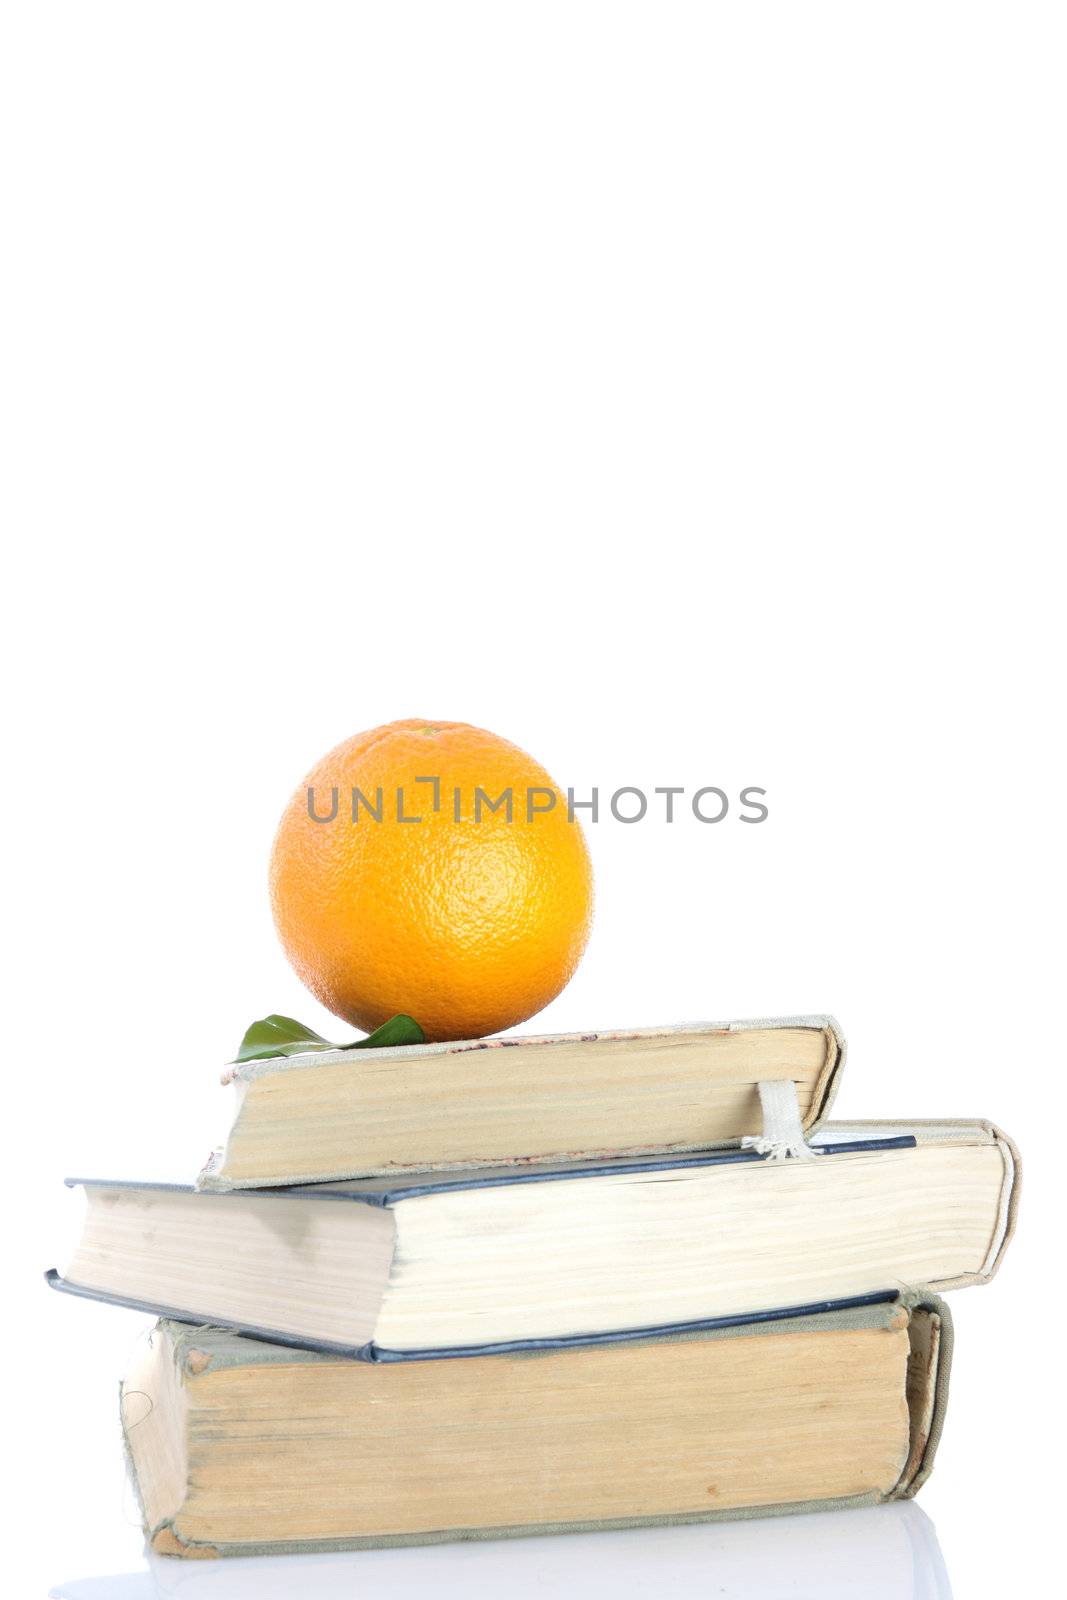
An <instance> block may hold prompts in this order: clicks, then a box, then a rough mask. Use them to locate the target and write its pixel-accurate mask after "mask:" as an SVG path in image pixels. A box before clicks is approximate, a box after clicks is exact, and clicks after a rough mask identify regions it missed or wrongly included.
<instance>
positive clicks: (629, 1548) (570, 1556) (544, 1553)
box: [52, 1502, 952, 1600]
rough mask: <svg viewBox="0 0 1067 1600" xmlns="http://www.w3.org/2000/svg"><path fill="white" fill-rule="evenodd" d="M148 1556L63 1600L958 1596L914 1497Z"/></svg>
mask: <svg viewBox="0 0 1067 1600" xmlns="http://www.w3.org/2000/svg"><path fill="white" fill-rule="evenodd" d="M147 1561H148V1569H147V1570H142V1571H141V1572H130V1573H125V1574H123V1575H122V1576H120V1577H104V1578H77V1579H75V1580H74V1581H73V1582H71V1583H63V1584H60V1585H59V1587H58V1588H55V1589H53V1590H52V1600H170V1597H178V1596H180V1597H181V1600H294V1597H297V1596H299V1597H300V1600H342V1597H343V1600H359V1597H360V1596H362V1595H366V1596H368V1597H370V1596H378V1595H382V1594H387V1595H389V1597H390V1600H415V1597H416V1596H417V1597H418V1600H425V1596H426V1595H427V1594H430V1593H432V1594H433V1595H434V1597H435V1600H460V1597H462V1600H472V1597H473V1600H477V1597H478V1596H480V1595H497V1594H506V1595H507V1596H508V1600H527V1597H531V1600H532V1597H535V1596H536V1597H537V1600H545V1597H546V1596H548V1595H567V1594H579V1593H580V1594H581V1595H582V1596H583V1600H609V1597H610V1600H644V1597H646V1596H647V1597H649V1600H651V1597H653V1596H655V1597H657V1600H659V1597H661V1596H662V1595H663V1594H664V1592H665V1591H666V1592H667V1593H668V1594H670V1595H672V1596H674V1595H678V1596H684V1595H692V1596H694V1597H695V1600H697V1597H699V1600H704V1597H706V1600H713V1597H714V1600H845V1596H848V1597H849V1600H854V1597H855V1596H856V1595H857V1594H861V1595H862V1596H863V1600H952V1591H951V1589H950V1588H949V1582H948V1577H947V1575H946V1573H945V1567H944V1563H943V1561H942V1559H941V1551H940V1549H939V1547H938V1543H937V1535H936V1533H935V1532H934V1525H933V1523H932V1522H931V1521H930V1519H929V1517H927V1516H926V1515H925V1513H924V1512H922V1511H920V1509H919V1507H918V1506H917V1505H914V1504H912V1503H910V1502H909V1503H907V1504H898V1505H891V1506H872V1507H870V1508H869V1509H866V1510H860V1511H830V1512H819V1513H815V1514H813V1515H811V1516H801V1517H760V1518H757V1519H755V1520H754V1521H751V1522H718V1523H705V1524H703V1525H700V1526H694V1527H684V1528H635V1529H633V1530H628V1531H626V1532H620V1533H589V1534H568V1535H566V1536H565V1537H558V1538H531V1539H499V1540H493V1541H492V1542H487V1543H485V1544H450V1545H434V1546H429V1547H426V1548H422V1549H402V1550H360V1551H350V1552H348V1553H346V1554H341V1555H305V1556H269V1557H268V1556H259V1557H254V1558H248V1559H242V1558H237V1559H232V1560H222V1561H175V1560H173V1559H170V1560H166V1559H163V1558H162V1557H159V1556H149V1557H147Z"/></svg>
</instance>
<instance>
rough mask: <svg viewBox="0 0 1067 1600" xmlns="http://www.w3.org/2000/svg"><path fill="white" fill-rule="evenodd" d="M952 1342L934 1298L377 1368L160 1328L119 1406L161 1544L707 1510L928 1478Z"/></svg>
mask: <svg viewBox="0 0 1067 1600" xmlns="http://www.w3.org/2000/svg"><path fill="white" fill-rule="evenodd" d="M950 1347H951V1328H950V1322H949V1318H948V1313H947V1310H946V1309H945V1307H944V1306H943V1305H942V1304H941V1302H940V1301H938V1300H937V1299H935V1298H932V1297H926V1298H918V1299H912V1300H908V1301H906V1302H901V1303H897V1304H882V1305H876V1306H867V1307H858V1308H853V1309H851V1310H844V1311H838V1312H830V1313H825V1314H822V1315H816V1316H810V1317H800V1318H790V1319H786V1320H783V1321H779V1322H769V1323H761V1324H757V1325H754V1326H749V1327H744V1328H732V1329H721V1330H710V1331H703V1332H700V1333H695V1332H694V1333H682V1334H676V1335H659V1336H656V1337H653V1338H648V1339H642V1340H631V1341H627V1342H624V1343H617V1344H612V1345H606V1346H605V1345H599V1346H597V1345H588V1346H582V1347H578V1348H571V1349H564V1350H559V1349H556V1350H542V1351H534V1352H524V1353H510V1354H498V1355H487V1356H478V1357H474V1358H472V1359H470V1360H467V1361H458V1362H457V1361H432V1362H408V1363H399V1364H395V1365H386V1366H380V1367H375V1366H369V1365H366V1364H364V1363H360V1362H352V1361H346V1360H344V1359H343V1358H339V1357H336V1356H330V1355H325V1354H316V1353H312V1352H309V1351H301V1350H295V1349H292V1348H289V1347H286V1346H282V1345H276V1344H264V1343H259V1342H257V1341H255V1340H251V1339H246V1338H242V1337H240V1336H238V1335H235V1334H232V1333H228V1332H225V1331H222V1330H219V1329H213V1328H196V1327H189V1326H185V1325H182V1324H177V1323H172V1322H163V1323H160V1324H158V1325H157V1327H156V1329H155V1330H154V1332H153V1333H152V1335H151V1336H150V1337H149V1338H147V1339H146V1340H145V1341H144V1342H143V1344H142V1346H141V1348H140V1351H139V1354H138V1356H137V1359H136V1360H135V1361H134V1363H133V1366H132V1368H131V1370H130V1372H129V1374H128V1376H127V1379H126V1382H125V1383H124V1385H123V1388H122V1399H121V1405H122V1423H123V1430H124V1434H125V1438H126V1444H127V1450H128V1454H129V1459H130V1464H131V1468H132V1471H133V1475H134V1479H135V1482H136V1485H137V1490H138V1495H139V1498H140V1502H141V1506H142V1510H143V1516H144V1523H145V1531H146V1534H147V1537H148V1539H149V1541H150V1543H151V1545H152V1548H153V1549H154V1550H155V1551H157V1552H159V1553H161V1554H172V1555H179V1556H192V1557H198V1558H207V1559H210V1558H212V1557H215V1556H224V1555H250V1554H259V1553H270V1552H277V1553H282V1552H287V1551H288V1552H293V1551H300V1550H306V1549H316V1550H331V1549H333V1550H337V1549H346V1548H353V1547H355V1548H359V1547H363V1546H374V1545H395V1544H432V1543H437V1542H439V1541H443V1540H451V1539H499V1538H502V1537H508V1536H512V1535H517V1534H524V1533H560V1532H568V1531H582V1530H587V1529H590V1528H594V1527H604V1528H624V1527H635V1526H640V1525H643V1524H648V1523H692V1522H702V1521H709V1520H714V1519H716V1518H720V1517H738V1516H740V1517H746V1516H755V1515H761V1514H766V1513H770V1512H783V1511H796V1510H813V1509H817V1508H819V1507H840V1506H846V1505H847V1506H865V1505H873V1504H877V1503H880V1502H883V1501H886V1500H894V1499H899V1498H902V1497H906V1496H909V1495H911V1494H914V1493H915V1491H916V1489H917V1488H918V1487H919V1485H920V1484H921V1483H922V1482H923V1480H924V1479H925V1478H926V1476H927V1474H928V1473H929V1471H930V1468H931V1465H932V1462H933V1457H934V1452H935V1450H936V1447H937V1442H938V1438H939V1435H940V1431H941V1425H942V1420H943V1417H944V1410H945V1404H946V1397H947V1378H948V1367H949V1356H950Z"/></svg>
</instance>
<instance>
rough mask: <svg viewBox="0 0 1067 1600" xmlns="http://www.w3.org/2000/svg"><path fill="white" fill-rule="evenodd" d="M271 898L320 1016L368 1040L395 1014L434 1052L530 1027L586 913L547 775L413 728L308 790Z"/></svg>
mask: <svg viewBox="0 0 1067 1600" xmlns="http://www.w3.org/2000/svg"><path fill="white" fill-rule="evenodd" d="M434 780H436V781H434ZM507 795H510V797H511V803H510V809H511V818H510V820H509V818H508V806H507V800H506V796H507ZM492 804H495V806H496V809H495V810H494V809H492V808H491V807H492ZM312 812H314V816H313V815H312ZM316 817H317V818H319V819H322V820H315V819H316ZM412 817H418V818H420V819H421V820H420V821H417V822H415V821H410V820H407V819H409V818H412ZM379 818H380V820H379ZM270 890H271V904H272V907H273V911H274V921H275V924H276V926H277V929H278V934H279V936H280V938H281V941H282V944H283V946H284V948H285V953H286V955H287V956H288V957H289V960H290V961H291V962H292V964H293V966H294V967H295V968H296V971H297V972H298V973H299V974H300V977H301V978H302V979H303V981H304V982H305V983H306V984H307V986H308V988H309V989H310V990H311V992H312V993H313V994H314V995H315V996H316V997H317V998H318V999H319V1000H321V1001H322V1003H323V1005H325V1006H327V1007H328V1009H329V1010H330V1011H333V1012H335V1013H336V1014H337V1015H338V1016H340V1017H344V1018H345V1019H346V1020H347V1021H348V1022H351V1023H354V1024H355V1025H356V1026H357V1027H359V1028H363V1029H365V1030H367V1031H368V1032H370V1031H372V1030H373V1029H374V1028H377V1027H378V1026H379V1025H380V1024H381V1023H383V1022H385V1021H387V1020H388V1018H389V1017H391V1016H394V1015H395V1014H396V1013H397V1012H406V1013H407V1014H408V1015H409V1016H412V1017H414V1018H415V1020H416V1022H418V1023H419V1024H420V1026H421V1027H422V1029H423V1032H424V1033H425V1034H426V1037H427V1038H428V1039H477V1038H481V1037H482V1036H483V1035H485V1034H488V1033H495V1032H497V1031H499V1030H500V1029H501V1028H509V1027H512V1026H513V1025H514V1024H515V1023H517V1022H523V1021H525V1019H526V1018H527V1017H531V1016H533V1014H534V1013H535V1012H536V1011H540V1010H541V1008H542V1007H543V1006H546V1005H547V1004H548V1003H549V1001H550V1000H552V999H554V998H555V996H556V995H557V994H559V992H560V990H561V989H562V988H563V986H564V984H566V982H567V981H568V979H569V978H570V976H571V974H572V973H573V972H574V969H575V967H576V966H577V965H578V962H579V960H580V959H581V955H582V951H583V950H584V948H585V944H586V940H587V939H588V937H589V927H590V923H591V920H592V913H593V872H592V866H591V864H590V860H589V851H588V848H587V846H586V842H585V837H584V835H583V833H582V829H581V825H580V824H579V823H578V821H577V820H574V821H570V820H568V815H567V799H566V796H565V795H564V794H562V793H561V791H560V790H559V789H558V787H557V786H556V784H555V783H553V781H552V779H551V778H550V777H549V775H548V773H547V772H546V771H545V770H544V768H543V767H541V766H539V765H538V763H537V762H536V761H534V759H533V758H532V756H528V755H527V754H526V753H525V751H523V750H520V749H519V748H518V747H517V746H516V745H513V744H510V743H509V742H508V741H507V740H506V739H501V738H498V736H497V735H496V734H493V733H487V732H486V731H485V730H484V729H483V728H472V727H469V726H468V725H467V724H466V723H463V722H424V721H420V720H419V719H418V718H410V719H409V720H407V721H404V722H391V723H389V724H388V725H386V726H385V727H381V728H372V729H371V730H370V732H369V733H360V734H357V735H356V737H355V738H353V739H346V740H345V742H344V743H343V744H339V745H338V746H337V747H336V749H334V750H331V751H330V753H329V755H326V756H324V757H323V758H322V760H321V761H320V762H319V763H318V765H317V766H315V767H314V768H313V769H312V771H311V772H309V773H308V775H307V777H306V779H305V780H304V782H303V783H302V784H301V786H300V788H299V789H298V790H297V792H296V793H295V794H294V795H293V798H292V800H291V801H290V802H289V805H288V806H287V808H286V810H285V812H284V814H283V816H282V820H281V823H280V825H279V828H278V833H277V837H276V838H275V841H274V850H273V854H272V856H271V865H270Z"/></svg>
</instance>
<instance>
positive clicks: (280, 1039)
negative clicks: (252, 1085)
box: [234, 1012, 426, 1064]
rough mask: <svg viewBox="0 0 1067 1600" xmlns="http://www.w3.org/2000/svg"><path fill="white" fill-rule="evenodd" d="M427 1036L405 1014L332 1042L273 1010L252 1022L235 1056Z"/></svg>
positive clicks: (262, 1056) (366, 1046) (416, 1040)
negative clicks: (361, 1033)
mask: <svg viewBox="0 0 1067 1600" xmlns="http://www.w3.org/2000/svg"><path fill="white" fill-rule="evenodd" d="M425 1042H426V1035H425V1034H424V1033H423V1031H422V1029H421V1028H420V1027H419V1025H418V1023H417V1022H416V1021H415V1020H414V1018H413V1017H407V1016H404V1015H403V1014H401V1015H399V1016H395V1017H390V1018H389V1021H388V1022H383V1023H382V1025H381V1027H380V1028H376V1029H375V1030H374V1032H373V1033H370V1034H368V1035H367V1037H366V1038H365V1039H353V1040H352V1042H351V1044H331V1043H330V1041H329V1040H328V1039H324V1038H323V1037H322V1034H321V1033H313V1032H312V1030H311V1029H310V1028H305V1027H304V1024H303V1023H302V1022H296V1021H295V1020H294V1019H293V1018H292V1017H281V1016H278V1015H277V1013H274V1012H272V1013H271V1015H270V1016H269V1017H261V1018H260V1020H259V1021H258V1022H253V1024H252V1026H251V1027H250V1028H249V1029H248V1031H247V1033H246V1034H245V1036H244V1038H243V1039H242V1040H241V1048H240V1049H239V1050H238V1052H237V1055H236V1057H235V1058H234V1061H235V1064H237V1063H240V1062H242V1061H269V1060H271V1059H272V1058H273V1057H275V1056H298V1055H304V1054H305V1053H306V1052H308V1051H312V1050H384V1049H387V1048H389V1049H392V1048H395V1047H396V1046H397V1045H405V1044H424V1043H425Z"/></svg>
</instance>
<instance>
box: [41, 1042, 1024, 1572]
mask: <svg viewBox="0 0 1067 1600" xmlns="http://www.w3.org/2000/svg"><path fill="white" fill-rule="evenodd" d="M843 1063H844V1044H843V1041H842V1039H841V1036H840V1033H839V1032H838V1029H837V1028H836V1026H835V1024H834V1023H833V1021H832V1020H831V1019H829V1018H826V1017H803V1018H794V1019H788V1020H785V1021H773V1022H746V1023H736V1024H725V1025H722V1024H716V1025H712V1024H701V1025H693V1026H684V1027H679V1028H671V1029H656V1030H651V1029H650V1030H642V1031H637V1032H631V1033H600V1034H594V1033H590V1034H581V1035H570V1036H562V1037H546V1038H527V1039H520V1038H506V1039H494V1040H482V1041H476V1042H472V1043H465V1044H444V1045H424V1046H409V1047H405V1048H402V1049H393V1050H389V1049H384V1050H364V1051H352V1050H348V1051H345V1050H332V1051H325V1052H319V1053H317V1054H306V1055H292V1056H288V1057H284V1058H276V1059H271V1060H261V1061H254V1062H250V1063H247V1064H244V1065H241V1066H239V1067H236V1068H234V1069H232V1071H231V1073H230V1074H229V1076H230V1077H231V1079H232V1081H233V1083H234V1084H235V1086H236V1089H237V1094H238V1110H237V1116H236V1119H235V1121H234V1124H233V1128H232V1130H231V1133H230V1136H229V1139H228V1141H227V1145H226V1148H225V1150H224V1151H222V1152H220V1153H219V1154H218V1155H217V1156H216V1157H215V1158H213V1160H212V1161H211V1162H210V1163H209V1165H208V1167H207V1168H206V1169H205V1171H204V1172H203V1173H201V1175H200V1178H199V1179H198V1181H197V1184H196V1186H195V1187H190V1188H183V1187H179V1186H172V1185H166V1184H126V1183H108V1182H100V1181H95V1180H69V1181H70V1182H72V1183H74V1184H78V1185H80V1186H81V1187H82V1188H83V1189H84V1194H85V1198H86V1201H87V1209H86V1216H85V1225H84V1231H83V1234H82V1237H81V1241H80V1243H79V1245H78V1247H77V1248H76V1250H75V1252H74V1255H73V1257H72V1259H71V1260H70V1262H69V1263H68V1264H67V1266H66V1268H65V1270H64V1272H63V1274H62V1276H60V1275H59V1274H58V1273H51V1274H49V1278H50V1281H51V1282H52V1283H53V1284H54V1286H55V1287H56V1288H61V1289H63V1290H65V1291H66V1292H68V1293H71V1294H78V1295H86V1296H90V1297H93V1298H98V1299H103V1300H110V1301H114V1302H117V1303H119V1304H122V1305H127V1306H134V1307H137V1308H139V1309H142V1310H148V1311H151V1312H153V1313H155V1314H156V1315H158V1316H160V1318H161V1320H160V1321H159V1322H158V1323H157V1325H156V1327H155V1329H154V1330H153V1332H152V1335H151V1337H150V1338H149V1339H148V1340H147V1342H145V1344H144V1346H143V1350H142V1353H141V1356H140V1358H139V1359H138V1360H137V1362H136V1364H135V1366H134V1369H133V1370H132V1371H131V1372H130V1373H129V1374H128V1377H127V1380H126V1383H125V1385H124V1388H123V1396H122V1424H123V1431H124V1436H125V1440H126V1445H127V1451H128V1455H129V1460H130V1463H131V1467H132V1471H133V1475H134V1478H135V1482H136V1485H137V1489H138V1494H139V1497H140V1501H141V1505H142V1509H143V1513H144V1521H145V1528H146V1533H147V1536H148V1538H149V1540H150V1543H151V1545H152V1547H153V1549H155V1550H156V1551H157V1552H160V1553H164V1554H173V1555H182V1556H196V1557H211V1556H216V1555H231V1554H232V1555H248V1554H253V1553H257V1552H273V1551H277V1552H282V1551H298V1550H307V1549H348V1548H358V1547H360V1546H381V1545H392V1544H422V1543H432V1542H435V1541H439V1540H445V1539H493V1538H500V1537H503V1536H505V1535H514V1534H522V1533H535V1532H541V1533H546V1532H559V1531H563V1530H573V1529H588V1528H591V1527H594V1526H596V1527H616V1528H618V1527H632V1526H635V1525H639V1524H645V1523H689V1522H701V1521H706V1520H709V1519H714V1518H721V1517H732V1516H748V1515H753V1514H756V1513H765V1512H771V1511H787V1510H794V1511H795V1510H799V1509H810V1508H813V1507H814V1506H816V1505H819V1506H835V1507H843V1506H862V1505H872V1504H877V1503H879V1502H881V1501H886V1500H894V1499H899V1498H903V1497H906V1496H909V1495H911V1494H914V1492H915V1490H916V1489H917V1488H918V1487H919V1485H920V1484H921V1483H922V1482H923V1480H924V1479H925V1477H926V1476H927V1474H928V1473H929V1471H930V1467H931V1464H932V1461H933V1456H934V1452H935V1450H936V1447H937V1442H938V1438H939V1436H940V1432H941V1427H942V1421H943V1417H944V1411H945V1401H946V1392H947V1380H948V1369H949V1364H950V1357H951V1345H952V1334H951V1323H950V1321H949V1316H948V1311H947V1308H946V1307H945V1305H944V1303H943V1301H942V1300H940V1299H939V1298H938V1295H939V1293H940V1292H941V1291H943V1290H945V1289H951V1288H956V1287H960V1286H962V1285H965V1284H971V1283H983V1282H986V1281H987V1280H988V1279H989V1278H990V1277H992V1275H993V1273H994V1272H995V1271H996V1268H997V1266H998V1264H999V1262H1000V1260H1001V1257H1002V1256H1003V1253H1004V1250H1005V1248H1006V1246H1007V1243H1008V1240H1009V1238H1010V1236H1011V1233H1012V1229H1013V1226H1014V1219H1015V1211H1016V1206H1017V1202H1018V1189H1019V1166H1018V1155H1017V1152H1016V1151H1015V1148H1014V1146H1013V1145H1012V1143H1011V1140H1010V1139H1008V1138H1007V1136H1006V1135H1005V1134H1003V1133H1001V1132H1000V1131H999V1130H998V1129H997V1128H995V1127H994V1126H993V1125H992V1124H990V1123H988V1122H980V1121H962V1120H961V1121H959V1122H901V1123H884V1122H856V1123H848V1124H845V1123H834V1122H827V1121H825V1118H826V1115H827V1112H828V1110H829V1107H830V1104H831V1101H832V1099H833V1095H834V1091H835V1088H836V1086H837V1083H838V1081H839V1078H840V1074H841V1069H842V1066H843Z"/></svg>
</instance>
